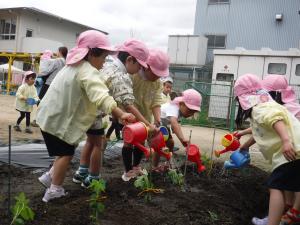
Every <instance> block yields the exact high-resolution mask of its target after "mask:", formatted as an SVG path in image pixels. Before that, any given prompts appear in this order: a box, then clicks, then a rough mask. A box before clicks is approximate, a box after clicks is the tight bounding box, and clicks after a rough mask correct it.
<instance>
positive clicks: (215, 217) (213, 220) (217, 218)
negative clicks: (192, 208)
mask: <svg viewBox="0 0 300 225" xmlns="http://www.w3.org/2000/svg"><path fill="white" fill-rule="evenodd" d="M207 212H208V214H209V218H210V219H211V221H212V222H215V221H217V220H219V216H218V215H217V214H216V213H214V212H212V211H209V210H208V211H207Z"/></svg>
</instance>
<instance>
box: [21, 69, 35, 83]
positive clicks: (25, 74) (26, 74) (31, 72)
mask: <svg viewBox="0 0 300 225" xmlns="http://www.w3.org/2000/svg"><path fill="white" fill-rule="evenodd" d="M31 74H36V73H35V72H33V71H31V70H29V71H26V72H25V73H24V77H23V80H22V84H25V80H26V77H28V76H29V75H31Z"/></svg>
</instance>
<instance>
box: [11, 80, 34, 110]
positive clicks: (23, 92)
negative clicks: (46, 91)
mask: <svg viewBox="0 0 300 225" xmlns="http://www.w3.org/2000/svg"><path fill="white" fill-rule="evenodd" d="M16 97H17V98H16V109H17V110H19V111H22V112H31V111H32V108H33V105H28V104H27V103H26V101H25V100H24V99H23V98H34V100H36V101H38V100H39V97H38V95H37V91H36V88H35V86H34V85H28V84H27V83H24V84H22V85H21V86H20V87H19V88H18V90H17V93H16Z"/></svg>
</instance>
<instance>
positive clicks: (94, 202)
mask: <svg viewBox="0 0 300 225" xmlns="http://www.w3.org/2000/svg"><path fill="white" fill-rule="evenodd" d="M105 188H106V185H105V181H104V180H103V179H100V180H93V181H92V183H91V184H90V186H89V189H91V190H92V194H91V196H90V199H89V202H90V208H91V209H92V214H91V216H90V217H91V219H92V221H93V223H94V224H99V222H100V221H99V215H100V214H101V213H102V212H103V211H104V208H105V207H104V204H103V203H102V201H103V200H104V199H105V197H104V196H102V193H103V192H105Z"/></svg>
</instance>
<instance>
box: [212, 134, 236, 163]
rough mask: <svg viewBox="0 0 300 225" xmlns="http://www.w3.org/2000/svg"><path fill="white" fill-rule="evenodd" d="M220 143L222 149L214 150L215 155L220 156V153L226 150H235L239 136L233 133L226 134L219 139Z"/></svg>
mask: <svg viewBox="0 0 300 225" xmlns="http://www.w3.org/2000/svg"><path fill="white" fill-rule="evenodd" d="M221 144H222V145H223V146H224V147H225V148H224V149H223V150H215V156H216V157H220V155H221V154H223V153H225V152H228V151H235V150H237V149H238V148H239V147H240V145H241V144H240V141H239V138H238V137H237V136H236V135H235V134H226V135H224V137H223V138H222V140H221Z"/></svg>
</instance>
